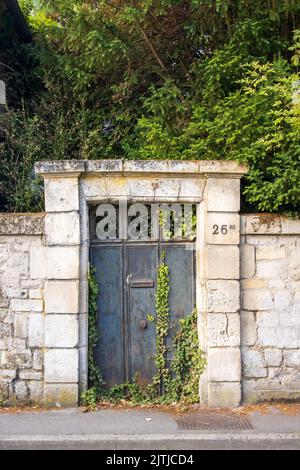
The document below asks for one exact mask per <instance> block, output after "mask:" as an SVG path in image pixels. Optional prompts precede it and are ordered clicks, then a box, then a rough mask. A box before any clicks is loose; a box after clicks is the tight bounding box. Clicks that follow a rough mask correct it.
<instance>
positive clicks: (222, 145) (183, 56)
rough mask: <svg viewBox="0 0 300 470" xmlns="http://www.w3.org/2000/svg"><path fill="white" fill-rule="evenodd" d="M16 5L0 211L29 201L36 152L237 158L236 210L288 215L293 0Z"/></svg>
mask: <svg viewBox="0 0 300 470" xmlns="http://www.w3.org/2000/svg"><path fill="white" fill-rule="evenodd" d="M20 3H21V5H22V8H23V11H24V14H25V15H26V17H27V20H28V23H29V25H30V27H31V30H32V31H33V35H34V43H32V44H30V45H27V46H26V45H25V46H22V55H23V59H22V61H23V62H26V64H24V67H25V69H26V74H24V83H23V85H22V86H23V91H24V92H23V94H21V95H20V94H18V96H17V97H13V99H12V98H11V100H10V105H9V108H8V110H7V113H6V114H4V115H2V116H1V117H0V119H1V135H2V143H1V144H0V158H1V161H2V165H1V169H0V184H1V186H2V188H1V189H2V191H3V193H4V196H5V197H3V200H2V210H3V209H6V210H28V209H30V208H32V207H33V208H38V207H39V205H40V204H41V203H40V198H41V193H40V190H39V182H37V181H36V180H35V179H34V176H33V172H32V166H33V163H34V161H36V160H38V159H68V158H72V159H77V158H83V159H95V158H97V159H99V158H131V159H132V158H141V159H144V158H155V159H156V158H168V159H193V160H194V159H234V160H238V161H242V162H247V163H248V164H249V166H250V171H249V174H248V175H247V177H246V178H245V179H244V181H243V198H244V208H245V209H247V210H249V209H250V210H260V211H280V212H290V213H297V212H298V213H299V212H300V209H299V207H300V115H299V113H300V111H299V107H300V105H299V101H300V98H299V95H297V90H299V89H300V84H299V82H298V83H297V80H299V76H298V70H297V67H298V64H299V57H300V31H299V29H300V26H299V24H300V21H299V20H300V2H299V1H297V0H256V1H252V0H190V1H187V0H186V1H184V0H146V1H145V0H144V1H140V0H126V1H125V0H110V1H104V0H76V1H74V0H39V1H37V0H22V2H20ZM0 47H1V46H0ZM25 51H26V52H25ZM12 57H14V55H12ZM5 60H8V59H7V57H6V58H5ZM12 60H13V59H12ZM2 61H3V60H2ZM28 63H29V64H31V66H30V68H29V69H28V68H26V67H27V64H28ZM8 65H9V64H8ZM12 68H13V69H14V67H12ZM16 73H17V72H15V70H12V71H10V77H11V79H13V78H14V77H15V74H16ZM8 74H9V71H8ZM6 75H7V73H6ZM18 83H19V82H18ZM18 89H19V84H18ZM20 96H22V99H21V98H20ZM297 96H298V98H297Z"/></svg>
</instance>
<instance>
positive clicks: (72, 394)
mask: <svg viewBox="0 0 300 470" xmlns="http://www.w3.org/2000/svg"><path fill="white" fill-rule="evenodd" d="M35 170H36V173H37V174H39V175H41V176H42V177H43V178H44V188H45V211H46V216H45V244H46V246H47V256H46V259H47V261H46V262H47V267H46V273H47V274H46V278H47V280H46V287H45V315H46V329H45V343H46V345H47V344H48V345H49V344H50V345H51V346H49V347H46V350H45V402H46V403H51V401H52V402H53V396H54V395H55V394H56V395H59V396H60V397H61V402H62V404H64V403H66V404H75V403H77V402H78V396H79V394H80V393H81V392H82V391H84V390H86V388H87V367H88V364H87V347H88V329H87V324H88V313H87V312H88V279H87V276H88V266H89V225H88V223H89V217H88V216H89V205H90V204H95V203H97V202H103V201H107V202H111V201H119V200H120V199H122V200H131V201H134V202H157V203H159V202H169V203H172V202H179V203H187V202H189V203H193V204H196V205H197V234H196V306H197V311H198V319H199V339H200V344H201V347H202V349H203V350H204V352H205V355H206V358H207V367H206V370H205V372H204V373H203V374H202V375H201V378H200V385H199V396H200V401H201V403H203V404H208V405H209V406H238V405H239V403H240V401H241V354H240V315H239V309H240V268H239V266H240V261H239V258H240V257H239V243H240V215H239V209H240V178H241V177H242V176H243V174H244V173H245V172H246V171H247V168H246V167H245V166H242V165H239V164H237V163H235V162H220V161H193V162H191V161H149V160H145V161H122V160H97V161H83V160H79V161H52V162H38V163H37V164H36V165H35ZM50 315H51V316H52V319H53V318H54V317H53V316H54V315H55V318H56V319H57V325H58V328H59V325H60V322H61V321H62V320H64V324H67V325H68V324H74V322H75V323H76V325H77V336H76V338H75V337H74V333H73V336H72V338H71V333H69V330H67V331H66V335H65V338H64V339H63V340H62V339H61V335H60V336H59V335H58V337H57V343H56V341H55V337H54V338H53V331H52V333H51V334H52V339H51V342H49V341H48V339H47V334H48V332H47V317H48V316H50ZM58 360H61V361H63V362H64V364H65V365H64V366H63V367H61V368H60V370H59V373H58V372H57V361H58Z"/></svg>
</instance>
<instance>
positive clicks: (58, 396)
mask: <svg viewBox="0 0 300 470" xmlns="http://www.w3.org/2000/svg"><path fill="white" fill-rule="evenodd" d="M56 163H57V165H58V168H57V170H58V171H57V172H56V173H55V172H53V168H52V173H49V174H47V166H46V164H45V163H44V165H43V168H42V171H40V173H41V174H42V176H43V177H44V183H45V212H46V216H45V244H46V257H45V258H46V286H45V376H44V377H45V378H44V380H45V383H44V402H45V404H46V405H49V406H50V405H61V406H74V405H76V404H77V403H78V383H79V372H78V371H79V365H78V363H79V358H78V342H79V263H80V221H79V183H78V177H79V175H80V173H81V171H80V170H81V168H80V165H82V162H78V163H76V162H69V164H70V165H71V166H72V165H73V168H68V171H67V172H65V173H64V172H61V173H60V172H59V163H60V162H56Z"/></svg>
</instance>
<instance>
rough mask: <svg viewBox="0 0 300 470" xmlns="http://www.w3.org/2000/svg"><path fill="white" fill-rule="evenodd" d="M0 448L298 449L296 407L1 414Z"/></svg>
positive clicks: (299, 428)
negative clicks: (181, 412) (287, 410)
mask: <svg viewBox="0 0 300 470" xmlns="http://www.w3.org/2000/svg"><path fill="white" fill-rule="evenodd" d="M0 449H105V450H114V449H116V450H117V449H118V450H124V449H128V450H141V449H148V450H154V449H157V450H179V449H181V450H190V449H300V407H298V408H296V411H295V410H294V411H293V413H286V412H283V411H281V410H280V408H279V407H268V409H266V408H264V409H262V410H255V411H252V412H251V411H250V412H247V413H246V414H245V413H243V410H241V412H236V411H234V412H232V411H230V410H227V411H224V410H207V409H205V408H204V409H202V408H199V409H197V410H196V411H193V412H192V413H187V414H174V413H173V414H172V413H166V412H162V411H158V410H152V409H151V410H150V409H129V410H115V409H103V410H99V411H91V412H87V413H83V412H82V410H81V409H80V408H74V409H61V410H47V411H22V412H17V413H12V412H11V411H10V412H1V413H0Z"/></svg>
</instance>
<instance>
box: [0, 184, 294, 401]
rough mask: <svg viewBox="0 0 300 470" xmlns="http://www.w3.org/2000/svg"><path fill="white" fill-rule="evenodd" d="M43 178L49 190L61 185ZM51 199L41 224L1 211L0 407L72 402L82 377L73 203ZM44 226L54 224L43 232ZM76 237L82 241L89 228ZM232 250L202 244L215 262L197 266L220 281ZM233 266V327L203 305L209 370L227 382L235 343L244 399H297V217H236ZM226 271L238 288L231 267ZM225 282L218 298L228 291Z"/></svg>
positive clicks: (36, 218) (37, 217)
mask: <svg viewBox="0 0 300 470" xmlns="http://www.w3.org/2000/svg"><path fill="white" fill-rule="evenodd" d="M47 184H48V185H50V183H49V182H48V183H47ZM51 184H52V186H51V188H52V189H53V194H54V193H55V192H56V190H57V184H60V182H59V181H57V180H55V179H53V181H52V182H51ZM68 184H69V186H70V187H72V185H73V184H74V181H73V179H72V178H69V179H68ZM64 187H65V186H64ZM49 194H51V193H50V191H48V196H49ZM70 194H71V192H70V191H69V193H68V196H69V195H70ZM76 195H77V190H76V191H75V196H76ZM77 197H78V195H77ZM69 199H70V198H69ZM75 199H76V198H75ZM60 201H61V202H60V203H61V204H62V205H60V206H59V207H56V206H54V205H53V202H52V199H51V198H50V199H49V198H48V199H47V200H46V208H47V211H48V212H47V216H46V221H45V214H0V404H1V403H5V404H7V405H13V404H18V403H46V404H55V403H62V404H64V405H66V404H75V403H76V401H77V400H78V387H80V381H82V382H83V383H84V380H86V372H87V371H86V370H84V368H82V366H80V364H81V362H80V357H81V354H82V355H86V343H87V339H86V323H87V321H86V320H87V319H86V311H85V310H84V309H83V308H81V307H80V308H81V309H80V311H79V305H78V300H79V301H80V302H79V304H80V305H81V303H82V300H83V297H84V295H86V289H85V290H81V297H80V299H78V284H79V274H78V271H79V270H78V266H79V249H78V240H79V237H78V232H79V228H78V207H77V205H78V200H77V202H76V201H75V202H76V204H77V205H76V204H75V203H74V204H75V205H74V204H73V205H71V206H70V207H66V206H65V205H63V202H64V201H63V199H60ZM51 204H52V205H51ZM60 209H61V211H60ZM68 218H71V219H70V221H69V222H70V223H69V222H68ZM81 218H82V221H81V225H82V224H83V225H84V224H86V221H85V219H84V218H83V217H81ZM44 221H45V228H44ZM54 222H55V223H54ZM71 222H72V223H71ZM47 224H50V225H51V227H55V230H53V231H50V230H48V231H47ZM74 224H75V225H74ZM81 230H82V231H83V228H81ZM74 237H77V238H74ZM85 240H86V244H87V246H88V235H86V238H85ZM229 252H230V256H229V258H228V259H227V258H226V256H225V255H226V253H227V254H228V253H229ZM231 252H232V253H231ZM222 253H223V254H222ZM237 255H238V247H237V246H236V247H234V248H232V247H231V246H226V245H218V246H217V249H215V248H214V249H213V250H212V248H211V247H209V250H208V256H209V257H212V260H211V262H210V263H209V266H210V268H211V269H212V268H213V261H215V263H217V265H218V269H216V270H215V271H213V272H212V271H209V272H208V273H206V275H207V276H209V279H215V280H214V281H211V280H210V281H209V282H208V287H209V288H210V287H211V285H212V283H219V282H221V283H222V282H223V281H220V280H219V277H220V273H221V275H223V277H224V273H223V274H222V269H223V267H222V263H224V262H225V263H227V264H228V263H229V264H230V263H231V261H230V260H235V258H236V256H237ZM226 259H227V261H226ZM82 264H84V265H85V264H86V263H82ZM236 264H237V263H235V265H236ZM231 267H232V265H231ZM240 269H241V272H240V286H241V312H240V319H241V328H240V327H239V318H238V317H239V313H238V312H235V313H232V312H231V310H230V312H231V313H229V314H228V313H224V314H221V313H220V309H218V308H217V307H215V305H214V303H209V308H208V310H209V313H208V315H207V317H208V327H207V332H206V335H207V338H209V344H210V347H211V348H212V349H211V352H212V353H211V354H210V356H209V357H208V360H209V363H210V364H209V368H210V374H218V373H219V372H218V371H219V370H223V369H224V368H228V371H229V372H228V374H227V372H226V374H227V375H226V377H227V379H228V377H229V379H228V380H232V383H235V382H234V381H235V380H236V378H235V375H234V374H238V373H239V371H238V370H236V368H237V364H238V361H237V359H236V357H235V355H233V353H234V354H236V352H238V353H239V350H240V349H241V353H242V361H241V362H242V401H243V402H255V401H261V400H271V399H287V398H291V399H292V398H300V221H299V220H298V221H293V220H289V219H285V218H280V217H275V216H270V215H249V214H248V215H242V217H241V244H240ZM226 272H227V271H226ZM231 278H232V279H235V283H236V284H237V285H238V281H239V273H238V271H234V272H233V273H232V275H231ZM81 282H82V281H81ZM229 282H233V281H229ZM228 286H229V284H228V283H227V284H226V287H225V288H224V296H225V297H224V299H226V298H227V297H226V295H227V296H231V294H230V291H229V290H228ZM213 287H214V285H213ZM209 292H210V291H209ZM238 296H239V295H238V294H237V297H238ZM218 298H219V297H218ZM235 298H236V297H234V299H235ZM208 299H210V297H209V295H208ZM232 299H233V297H232ZM203 302H204V301H203ZM236 309H238V306H237V307H236ZM227 310H228V311H229V309H225V312H227ZM78 312H79V313H80V315H78V314H77V313H78ZM80 324H83V326H81V329H80V327H79V326H78V325H80ZM239 332H241V347H240V339H239ZM80 335H81V336H80ZM207 338H202V340H203V341H204V342H205V341H208V340H207ZM225 347H227V348H228V354H227V356H226V357H225V356H224V354H223V355H222V354H221V352H222V351H223V350H224V348H225ZM213 348H215V349H213ZM218 348H219V350H220V354H219V353H218V350H217V349H218ZM234 348H235V349H234ZM221 350H222V351H221ZM224 357H225V359H224ZM239 370H240V369H239ZM44 371H45V372H44ZM230 374H231V375H232V374H233V376H232V377H233V378H232V379H231V378H230V377H231V375H230ZM217 378H218V376H217Z"/></svg>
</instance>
